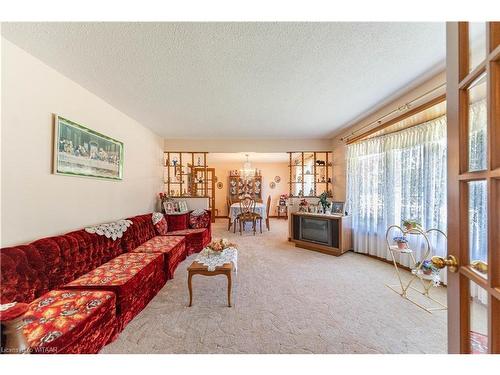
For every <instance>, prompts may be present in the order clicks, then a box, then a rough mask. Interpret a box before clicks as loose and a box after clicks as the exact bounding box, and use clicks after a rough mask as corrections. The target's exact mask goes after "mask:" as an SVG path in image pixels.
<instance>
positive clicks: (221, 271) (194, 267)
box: [188, 262, 233, 307]
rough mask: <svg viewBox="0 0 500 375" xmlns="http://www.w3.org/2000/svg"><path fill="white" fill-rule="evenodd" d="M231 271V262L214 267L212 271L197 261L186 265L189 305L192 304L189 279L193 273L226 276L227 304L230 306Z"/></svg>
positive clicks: (191, 287)
mask: <svg viewBox="0 0 500 375" xmlns="http://www.w3.org/2000/svg"><path fill="white" fill-rule="evenodd" d="M232 271H233V264H232V263H227V264H224V265H223V266H220V267H216V268H215V270H214V271H209V270H208V267H207V266H205V265H203V264H201V263H198V262H193V263H192V264H191V265H190V266H189V267H188V289H189V306H191V305H192V302H193V286H192V283H191V279H192V278H193V276H194V275H203V276H216V275H226V277H227V305H228V306H229V307H231V287H232V280H231V272H232Z"/></svg>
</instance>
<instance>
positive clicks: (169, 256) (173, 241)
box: [132, 236, 187, 280]
mask: <svg viewBox="0 0 500 375" xmlns="http://www.w3.org/2000/svg"><path fill="white" fill-rule="evenodd" d="M132 253H162V254H163V255H164V262H163V263H164V267H165V274H166V276H167V280H170V279H172V278H173V277H174V271H175V269H176V268H177V266H178V265H179V263H180V262H182V261H183V260H184V259H186V256H187V251H186V240H185V238H184V237H183V236H156V237H153V238H151V239H150V240H149V241H146V242H144V243H143V244H142V245H141V246H139V247H136V248H135V249H134V250H132Z"/></svg>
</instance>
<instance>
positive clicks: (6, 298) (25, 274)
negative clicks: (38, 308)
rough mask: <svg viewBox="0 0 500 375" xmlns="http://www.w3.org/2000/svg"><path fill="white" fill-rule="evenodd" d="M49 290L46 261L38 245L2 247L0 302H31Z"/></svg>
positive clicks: (0, 258)
mask: <svg viewBox="0 0 500 375" xmlns="http://www.w3.org/2000/svg"><path fill="white" fill-rule="evenodd" d="M48 291H49V280H48V277H47V273H46V266H45V261H44V258H43V256H42V254H40V252H39V251H38V250H37V248H36V247H34V246H31V245H21V246H15V247H6V248H3V249H0V303H2V304H4V303H10V302H14V301H16V302H27V303H29V302H31V301H33V300H34V299H36V298H38V297H40V296H41V295H43V294H44V293H46V292H48Z"/></svg>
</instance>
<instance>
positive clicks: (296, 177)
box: [288, 151, 332, 198]
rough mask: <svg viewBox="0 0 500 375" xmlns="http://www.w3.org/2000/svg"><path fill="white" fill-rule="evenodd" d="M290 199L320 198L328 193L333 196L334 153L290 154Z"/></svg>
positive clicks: (305, 152) (301, 152)
mask: <svg viewBox="0 0 500 375" xmlns="http://www.w3.org/2000/svg"><path fill="white" fill-rule="evenodd" d="M288 155H289V163H288V169H289V173H290V183H289V184H290V189H289V190H290V191H289V193H290V194H289V195H290V197H295V198H304V197H318V196H319V195H321V194H322V193H323V192H326V193H327V194H328V196H329V197H331V196H332V179H331V178H332V176H331V174H332V152H331V151H297V152H288Z"/></svg>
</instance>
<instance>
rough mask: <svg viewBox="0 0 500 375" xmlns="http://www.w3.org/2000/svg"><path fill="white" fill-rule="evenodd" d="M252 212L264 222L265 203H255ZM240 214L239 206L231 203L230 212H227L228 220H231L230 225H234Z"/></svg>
mask: <svg viewBox="0 0 500 375" xmlns="http://www.w3.org/2000/svg"><path fill="white" fill-rule="evenodd" d="M254 212H255V213H257V214H259V215H260V216H261V217H262V219H263V220H266V218H267V216H266V204H265V203H259V202H256V203H255V208H254ZM240 213H241V207H240V204H239V203H238V202H237V203H233V204H232V205H231V208H230V210H229V218H230V219H231V223H234V220H235V219H236V218H237V217H238V215H239V214H240Z"/></svg>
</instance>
